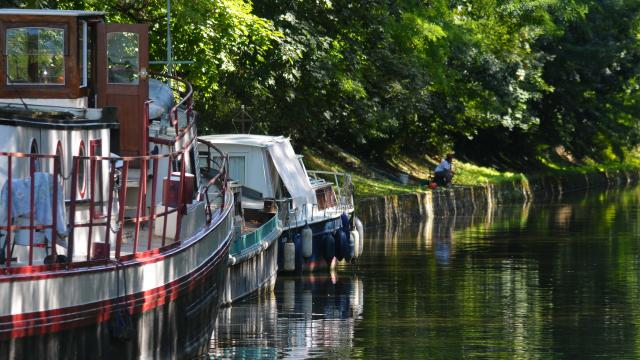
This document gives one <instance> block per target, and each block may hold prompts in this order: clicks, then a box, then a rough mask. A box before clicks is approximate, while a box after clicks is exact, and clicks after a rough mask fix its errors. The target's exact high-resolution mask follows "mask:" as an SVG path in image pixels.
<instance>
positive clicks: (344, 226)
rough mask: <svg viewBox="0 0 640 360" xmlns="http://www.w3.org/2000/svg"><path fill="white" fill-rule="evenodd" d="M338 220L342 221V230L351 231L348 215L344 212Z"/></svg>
mask: <svg viewBox="0 0 640 360" xmlns="http://www.w3.org/2000/svg"><path fill="white" fill-rule="evenodd" d="M340 220H341V221H342V229H343V230H344V231H347V232H349V231H351V221H349V215H347V213H346V212H343V213H342V215H340Z"/></svg>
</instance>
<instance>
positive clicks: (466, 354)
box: [210, 189, 640, 359]
mask: <svg viewBox="0 0 640 360" xmlns="http://www.w3.org/2000/svg"><path fill="white" fill-rule="evenodd" d="M639 205H640V189H630V190H623V191H608V192H603V193H597V194H583V195H580V196H576V195H574V196H571V197H565V198H564V199H562V200H560V201H555V202H546V203H533V204H526V205H518V206H501V207H499V208H498V209H495V210H494V211H492V212H490V213H488V214H487V213H484V214H482V213H478V214H474V215H473V216H457V217H451V218H446V219H444V218H435V219H433V220H431V221H428V222H425V223H422V224H419V225H414V226H407V227H403V228H400V229H394V228H392V229H384V228H379V229H368V230H367V231H368V233H367V236H366V239H365V252H364V255H363V257H362V258H361V259H360V261H359V264H358V266H357V267H356V268H354V267H349V266H344V267H343V266H341V267H339V268H338V269H337V271H336V272H335V273H334V274H330V275H324V276H319V275H315V276H303V277H296V278H291V277H289V278H285V277H279V278H278V282H277V284H276V290H275V292H274V295H273V296H270V297H267V298H265V299H259V300H258V299H254V300H249V301H245V302H242V303H240V304H238V305H234V307H232V308H230V309H226V310H224V311H222V312H221V314H220V317H219V318H218V330H217V332H216V333H215V335H214V339H213V340H212V350H211V354H210V356H211V357H212V358H236V359H237V358H245V359H255V358H265V359H271V358H310V357H312V358H336V359H346V358H354V359H371V358H380V359H388V358H407V359H414V358H429V359H462V358H478V359H496V358H499V359H502V358H505V359H512V358H513V359H585V358H596V357H597V358H602V357H606V358H612V359H621V358H629V359H637V358H640V280H639V278H640V277H639V264H640V246H639V244H640V236H639V235H640V226H639V214H640V213H639V211H638V209H639Z"/></svg>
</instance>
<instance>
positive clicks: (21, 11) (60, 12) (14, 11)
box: [0, 9, 106, 17]
mask: <svg viewBox="0 0 640 360" xmlns="http://www.w3.org/2000/svg"><path fill="white" fill-rule="evenodd" d="M105 14H106V13H105V12H103V11H82V10H49V9H0V15H39V16H74V17H77V16H104V15H105Z"/></svg>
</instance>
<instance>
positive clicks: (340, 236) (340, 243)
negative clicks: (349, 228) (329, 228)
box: [333, 228, 348, 261]
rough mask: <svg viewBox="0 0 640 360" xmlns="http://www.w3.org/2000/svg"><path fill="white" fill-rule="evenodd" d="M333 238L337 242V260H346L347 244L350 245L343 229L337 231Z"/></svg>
mask: <svg viewBox="0 0 640 360" xmlns="http://www.w3.org/2000/svg"><path fill="white" fill-rule="evenodd" d="M333 237H334V238H335V240H336V259H338V261H342V260H344V258H345V255H347V254H345V243H347V244H348V240H347V236H346V233H345V232H344V230H342V228H340V229H338V230H336V232H335V233H334V234H333Z"/></svg>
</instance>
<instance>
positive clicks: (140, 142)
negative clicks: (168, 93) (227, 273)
mask: <svg viewBox="0 0 640 360" xmlns="http://www.w3.org/2000/svg"><path fill="white" fill-rule="evenodd" d="M97 30H98V31H97V33H98V38H97V65H96V67H97V83H98V106H99V107H106V106H113V107H116V108H117V109H118V110H117V117H118V122H119V123H120V132H119V133H120V135H119V146H118V147H119V148H118V149H117V150H116V149H113V150H112V151H116V152H117V153H118V154H119V155H120V156H140V155H146V154H147V150H148V145H147V124H146V123H145V116H144V112H145V106H144V103H145V101H146V100H147V98H148V97H149V81H148V78H147V69H148V68H149V29H148V26H147V25H144V24H104V23H100V24H98V28H97Z"/></svg>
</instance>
